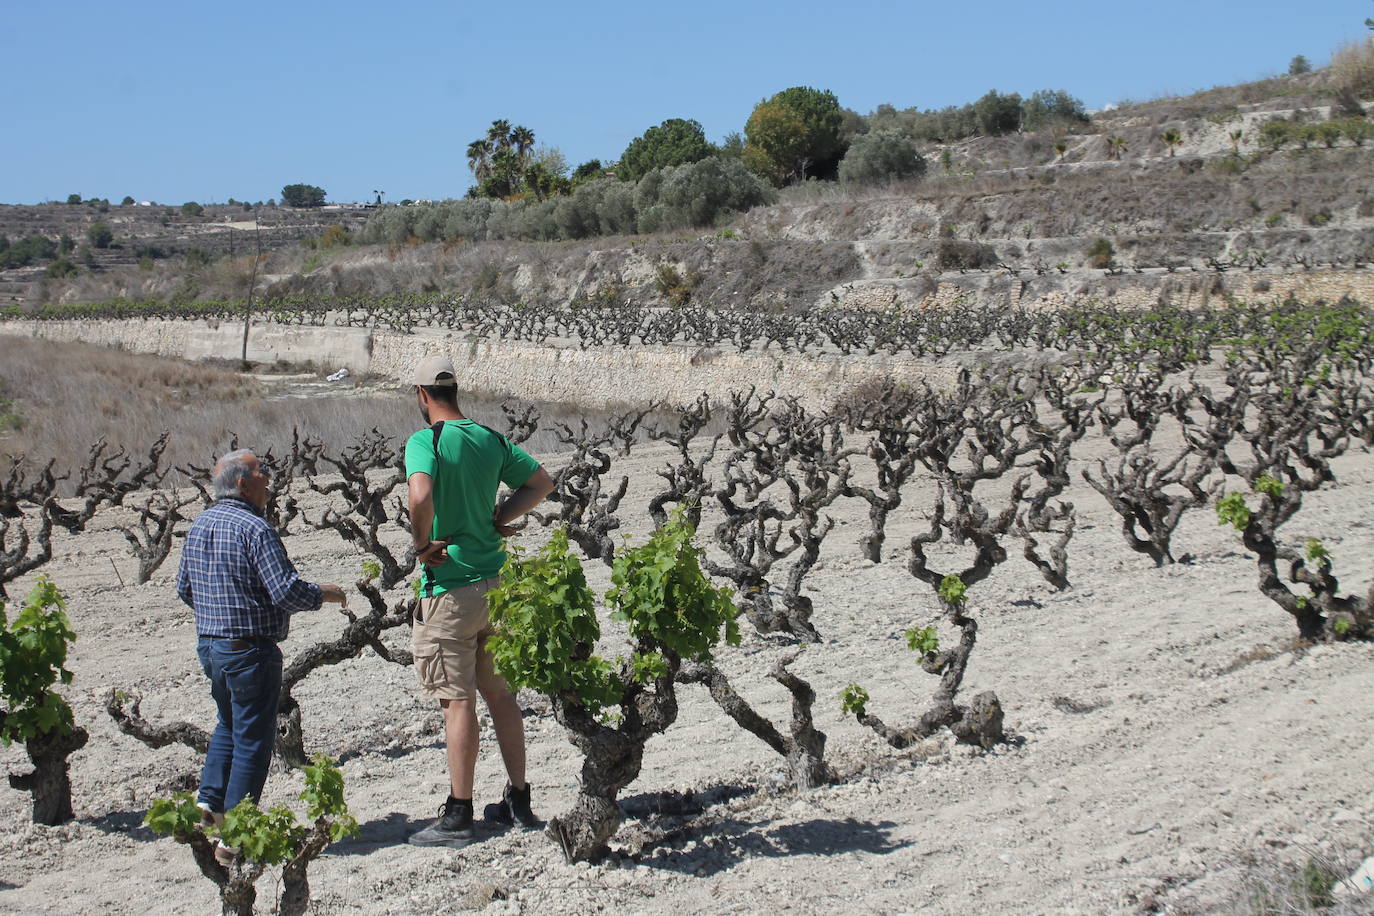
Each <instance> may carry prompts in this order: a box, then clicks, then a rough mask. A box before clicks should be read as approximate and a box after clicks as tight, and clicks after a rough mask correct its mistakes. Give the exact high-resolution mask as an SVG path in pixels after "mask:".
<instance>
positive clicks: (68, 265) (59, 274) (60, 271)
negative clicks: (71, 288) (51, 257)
mask: <svg viewBox="0 0 1374 916" xmlns="http://www.w3.org/2000/svg"><path fill="white" fill-rule="evenodd" d="M46 273H47V276H49V277H51V278H52V279H54V280H65V279H66V278H67V277H74V276H76V273H77V269H76V265H75V264H73V263H72V262H71V261H70V260H68V259H67V258H58V259H57V260H56V261H53V262H52V263H51V264H49V265H48V269H47V271H46Z"/></svg>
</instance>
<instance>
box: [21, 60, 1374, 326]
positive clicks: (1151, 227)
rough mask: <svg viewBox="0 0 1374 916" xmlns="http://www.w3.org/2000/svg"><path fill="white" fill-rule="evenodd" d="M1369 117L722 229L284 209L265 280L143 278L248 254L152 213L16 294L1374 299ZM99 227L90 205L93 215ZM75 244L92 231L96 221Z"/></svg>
mask: <svg viewBox="0 0 1374 916" xmlns="http://www.w3.org/2000/svg"><path fill="white" fill-rule="evenodd" d="M1352 106H1353V109H1354V110H1352ZM1363 108H1364V105H1363V103H1360V102H1355V101H1353V100H1352V98H1351V97H1348V96H1347V97H1342V96H1341V95H1340V94H1338V93H1337V92H1336V90H1334V89H1333V88H1331V80H1330V78H1329V75H1327V74H1326V73H1325V72H1324V71H1323V72H1318V73H1312V74H1306V75H1303V76H1298V77H1280V78H1276V79H1272V80H1265V81H1262V82H1258V83H1250V84H1245V85H1241V86H1233V87H1223V88H1219V89H1214V90H1209V91H1207V92H1203V93H1198V94H1196V95H1193V96H1189V97H1186V98H1169V99H1157V100H1153V101H1150V102H1145V103H1140V104H1132V105H1128V106H1124V107H1121V108H1119V109H1116V110H1113V111H1108V112H1101V113H1098V114H1096V115H1095V116H1094V117H1093V118H1092V121H1091V123H1090V124H1088V125H1084V126H1081V127H1079V128H1077V129H1076V131H1075V132H1072V133H1064V132H1062V131H1059V132H1056V131H1049V130H1047V131H1042V132H1039V133H1021V134H1009V135H1005V136H1000V137H978V138H973V139H969V140H964V141H960V142H957V143H952V144H947V145H932V146H929V147H928V148H926V149H925V151H924V154H925V157H926V160H927V163H928V171H927V175H926V177H925V178H924V179H923V180H921V181H919V182H914V183H910V184H905V185H894V186H889V187H883V188H874V187H859V186H855V185H843V184H838V183H834V182H814V181H813V182H808V183H806V184H805V185H800V186H795V187H792V188H788V189H784V191H783V192H782V194H781V198H780V200H779V202H778V203H777V204H775V205H772V206H765V207H758V208H755V209H753V210H751V211H749V212H747V213H744V214H741V215H739V216H737V217H735V218H734V219H733V220H732V221H731V222H729V223H728V224H727V225H723V226H720V227H717V228H715V229H712V230H705V231H704V230H696V231H689V232H668V233H658V234H654V235H644V236H633V237H599V238H591V239H584V240H580V241H574V242H522V241H462V240H459V241H450V242H437V243H418V242H415V241H412V243H410V244H404V243H403V244H392V245H370V246H362V245H356V244H345V243H346V242H347V240H348V237H346V236H344V235H343V233H342V232H341V231H339V230H334V231H333V235H332V237H331V238H330V239H328V240H326V241H325V242H324V243H322V242H320V241H317V240H316V239H315V238H314V237H315V236H317V235H318V234H319V233H320V232H321V231H322V230H323V228H324V227H325V226H326V225H328V224H331V223H342V224H344V225H346V226H351V227H353V228H357V226H358V225H359V224H360V222H361V220H362V219H363V216H362V215H361V214H354V213H349V212H343V213H340V212H337V211H335V212H331V213H321V212H319V211H283V210H278V211H271V212H270V213H267V214H260V215H261V216H262V217H263V218H264V227H265V228H264V230H263V237H264V249H272V250H271V253H270V254H269V256H268V257H267V258H266V259H265V262H264V263H263V264H262V265H261V266H260V268H259V270H257V271H256V272H254V271H252V270H251V269H250V268H251V260H250V259H246V258H243V257H241V256H240V257H235V258H222V259H221V260H219V261H218V262H217V263H214V264H200V265H188V264H187V263H186V261H185V258H184V257H183V258H182V259H180V260H178V259H177V258H175V257H174V258H170V259H167V260H163V261H157V262H153V263H151V264H150V263H148V262H145V263H144V264H143V265H142V268H141V269H140V267H138V266H137V265H136V264H133V263H130V260H131V259H134V253H136V251H137V247H138V245H140V244H163V245H166V246H169V247H170V246H173V245H176V246H179V250H181V249H185V248H191V247H201V248H205V247H209V246H215V247H214V248H213V250H214V251H215V252H217V253H219V254H228V252H227V251H226V245H227V243H228V240H229V239H231V238H232V239H234V240H235V242H234V243H235V244H237V245H238V246H240V248H239V253H240V254H241V253H242V246H244V245H247V244H249V242H250V240H251V234H250V233H245V232H234V233H232V235H231V234H230V233H229V232H228V230H227V229H225V228H224V227H223V222H224V220H226V219H227V218H229V217H231V216H233V215H234V214H229V213H224V212H212V211H210V210H207V213H206V215H205V216H204V217H201V218H198V219H195V220H186V219H182V218H180V215H179V211H178V213H177V214H175V215H172V216H168V215H166V214H165V213H164V212H161V211H159V212H157V213H146V212H145V211H146V208H143V209H142V210H139V211H135V213H134V214H132V215H131V216H130V217H129V218H128V219H125V216H126V214H125V213H124V211H126V210H130V209H133V208H111V212H110V214H109V215H108V216H109V217H110V219H111V221H112V223H113V224H114V225H115V227H116V234H117V236H119V237H120V239H121V241H120V244H121V248H119V249H116V250H115V252H114V253H101V254H100V255H98V256H97V266H96V268H95V269H93V270H91V271H87V272H83V273H81V274H79V275H78V276H77V277H75V278H74V279H70V280H63V281H58V280H47V281H44V282H42V283H40V284H36V285H35V286H34V287H33V288H31V289H30V290H29V291H28V292H27V294H24V293H19V292H16V291H14V290H15V285H17V284H16V282H15V280H14V278H10V277H6V278H5V279H6V280H9V281H11V283H12V284H15V285H12V286H11V289H10V291H9V293H8V294H7V295H14V296H20V297H21V298H22V299H24V300H26V301H28V302H36V301H95V300H100V299H108V298H114V297H128V298H163V299H165V298H173V297H185V298H215V297H220V298H242V297H244V296H246V295H247V292H248V283H249V281H250V280H253V281H255V282H256V284H257V286H256V294H257V295H258V296H274V295H297V294H305V295H321V296H346V295H387V294H394V293H406V292H412V293H432V292H455V293H462V294H476V295H483V296H491V297H497V298H502V299H508V300H533V301H558V302H570V301H575V300H577V299H579V298H595V299H598V300H601V301H616V300H620V301H626V302H634V303H641V304H665V303H671V302H681V301H684V300H686V299H691V300H692V301H696V302H703V303H707V304H713V305H717V306H722V307H731V306H739V307H756V308H767V309H802V308H811V307H818V306H825V305H835V304H839V305H846V306H869V307H881V306H886V305H892V304H898V305H908V306H920V305H930V304H938V303H942V302H953V301H958V300H961V299H962V300H965V301H992V302H1014V303H1023V304H1029V303H1040V304H1048V305H1053V304H1059V303H1064V302H1072V301H1080V300H1083V299H1113V298H1114V299H1116V300H1117V301H1120V302H1123V303H1131V304H1148V303H1150V302H1155V301H1181V302H1189V303H1200V302H1205V301H1211V300H1212V299H1214V298H1216V297H1226V296H1233V297H1236V298H1254V297H1278V296H1283V295H1288V294H1293V295H1298V296H1299V297H1300V298H1301V297H1313V296H1316V297H1321V298H1340V297H1341V296H1350V297H1352V298H1356V299H1360V300H1362V301H1370V302H1374V286H1371V285H1370V283H1371V281H1370V279H1369V275H1368V265H1369V264H1371V263H1374V199H1371V197H1370V189H1371V187H1374V157H1371V155H1370V153H1371V150H1372V149H1374V139H1366V138H1365V136H1364V135H1363V132H1364V130H1365V127H1364V126H1362V125H1368V126H1369V127H1370V128H1371V133H1374V125H1369V122H1367V121H1366V120H1365V119H1364V118H1363V115H1362V114H1360V115H1356V113H1355V112H1356V111H1359V112H1361V113H1362V112H1363ZM1270 122H1274V123H1276V124H1278V125H1279V126H1278V127H1274V126H1273V125H1271V126H1269V127H1266V126H1265V125H1266V124H1269V123H1270ZM1331 125H1336V126H1335V127H1332V126H1331ZM1166 138H1167V139H1169V140H1170V141H1171V142H1170V143H1167V144H1166V142H1165V139H1166ZM83 209H84V208H81V207H76V208H71V210H72V211H73V212H75V213H77V214H79V215H80V216H81V217H83V218H87V219H89V214H84V213H81V211H82V210H83ZM216 209H218V208H216ZM9 211H14V212H9ZM17 211H24V216H25V218H26V219H28V220H30V221H31V223H32V224H33V225H38V224H39V223H41V222H42V221H43V220H44V219H56V218H57V217H59V216H61V215H62V214H63V212H64V210H63V205H52V206H49V207H47V208H0V231H3V232H6V233H7V234H9V235H10V237H11V238H14V237H15V236H16V235H17V234H18V232H17V230H16V229H15V228H14V226H15V225H17V217H18V216H19V213H18V212H17ZM268 218H271V219H272V220H273V222H271V223H270V228H268V226H269V223H268V222H267V219H268ZM164 219H165V220H166V221H167V223H168V224H167V225H166V226H164V225H162V221H163V220H164ZM116 220H120V221H119V222H115V221H116ZM6 221H8V222H6ZM63 225H64V226H67V227H68V228H64V229H62V231H66V232H68V233H69V234H70V233H71V232H73V231H75V232H78V233H80V232H84V228H82V227H81V225H80V220H79V219H76V218H75V217H73V218H72V221H71V222H69V223H64V224H63ZM73 237H75V236H73ZM102 259H103V260H102ZM135 260H136V259H135Z"/></svg>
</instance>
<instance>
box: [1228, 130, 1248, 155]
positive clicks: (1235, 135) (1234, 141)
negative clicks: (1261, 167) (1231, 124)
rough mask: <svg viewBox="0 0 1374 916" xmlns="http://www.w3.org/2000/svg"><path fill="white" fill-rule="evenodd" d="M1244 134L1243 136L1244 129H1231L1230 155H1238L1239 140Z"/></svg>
mask: <svg viewBox="0 0 1374 916" xmlns="http://www.w3.org/2000/svg"><path fill="white" fill-rule="evenodd" d="M1244 136H1245V131H1243V130H1240V129H1239V128H1237V129H1236V130H1233V131H1231V134H1230V137H1231V155H1232V156H1239V155H1240V141H1241V138H1242V137H1244Z"/></svg>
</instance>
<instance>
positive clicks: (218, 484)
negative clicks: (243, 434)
mask: <svg viewBox="0 0 1374 916" xmlns="http://www.w3.org/2000/svg"><path fill="white" fill-rule="evenodd" d="M251 454H253V450H252V449H248V448H236V449H234V450H233V451H232V452H229V453H228V454H226V455H224V456H223V457H222V458H220V460H219V461H216V462H215V470H214V474H213V476H211V478H210V495H212V496H213V497H214V498H215V499H224V498H225V497H226V496H238V495H239V485H240V484H241V483H243V481H245V480H247V479H248V478H249V476H250V475H251V474H252V473H253V472H252V470H251V469H250V468H249V467H248V462H247V461H245V460H244V459H245V458H247V457H248V456H249V455H251Z"/></svg>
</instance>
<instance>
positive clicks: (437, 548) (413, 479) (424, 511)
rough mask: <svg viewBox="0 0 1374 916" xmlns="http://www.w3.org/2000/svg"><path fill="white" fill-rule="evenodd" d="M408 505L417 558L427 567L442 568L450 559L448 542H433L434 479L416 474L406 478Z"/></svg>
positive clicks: (412, 541) (411, 536)
mask: <svg viewBox="0 0 1374 916" xmlns="http://www.w3.org/2000/svg"><path fill="white" fill-rule="evenodd" d="M406 505H407V506H408V507H409V510H410V538H411V543H413V544H414V545H415V556H416V557H418V558H419V560H420V562H421V563H424V564H425V565H426V566H441V565H443V562H444V561H445V560H447V559H448V549H447V548H448V542H447V541H431V540H430V532H432V531H433V530H434V478H432V477H430V476H429V475H428V474H425V473H422V472H419V471H417V472H415V473H414V474H411V475H410V476H409V477H407V478H406Z"/></svg>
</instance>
